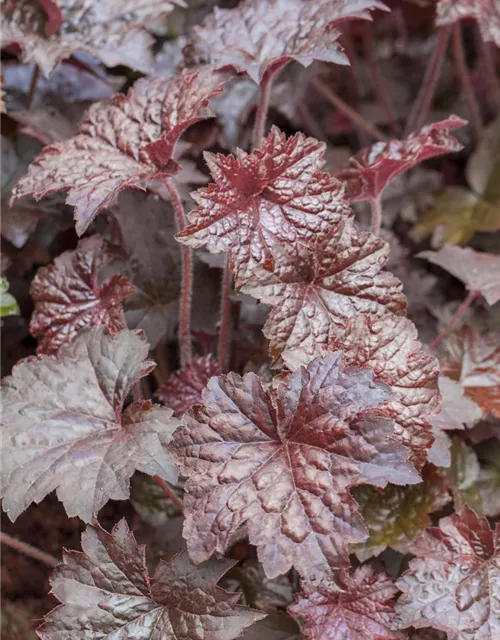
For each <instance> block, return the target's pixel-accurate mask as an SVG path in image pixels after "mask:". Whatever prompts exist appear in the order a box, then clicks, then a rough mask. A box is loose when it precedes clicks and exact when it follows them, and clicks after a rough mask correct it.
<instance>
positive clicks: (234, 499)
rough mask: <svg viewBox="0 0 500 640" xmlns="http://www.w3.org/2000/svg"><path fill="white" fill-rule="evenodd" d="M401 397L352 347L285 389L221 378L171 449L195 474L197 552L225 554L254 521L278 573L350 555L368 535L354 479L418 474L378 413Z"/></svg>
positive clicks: (192, 538) (191, 535) (255, 540)
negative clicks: (357, 365) (356, 362)
mask: <svg viewBox="0 0 500 640" xmlns="http://www.w3.org/2000/svg"><path fill="white" fill-rule="evenodd" d="M389 395H390V393H389V391H388V389H387V388H386V387H385V386H384V385H381V384H378V383H375V382H373V379H372V375H371V373H370V372H369V371H367V370H363V369H344V367H343V364H342V357H341V354H340V353H335V354H332V355H329V356H327V357H326V358H317V359H315V360H313V361H312V362H311V363H310V364H309V366H308V367H307V368H301V369H299V370H298V371H296V372H295V373H294V374H292V375H291V376H290V377H289V378H288V379H287V381H286V382H285V383H283V384H282V385H280V386H279V387H278V388H277V390H272V389H271V390H269V391H266V390H265V389H264V388H263V386H262V384H261V382H260V380H259V378H258V377H257V376H256V375H255V374H253V373H248V374H246V375H245V376H243V377H240V376H238V375H236V374H234V373H231V374H229V375H227V376H221V377H219V378H212V379H211V380H210V382H209V384H208V387H207V389H206V390H205V392H204V393H203V397H202V402H203V404H202V405H199V406H195V407H194V408H193V409H191V410H190V411H189V412H188V413H187V414H186V415H185V417H184V426H183V427H182V428H181V429H180V430H178V431H177V433H176V434H175V435H174V438H173V440H172V443H171V445H170V448H169V450H170V452H171V454H172V456H173V457H174V459H175V460H176V461H177V462H178V464H179V465H180V467H181V471H182V473H183V474H184V475H186V476H188V481H187V482H186V486H185V489H186V496H185V514H186V523H185V527H184V537H185V538H186V540H187V544H188V550H189V553H190V555H191V557H192V559H193V560H194V562H202V561H203V560H205V559H206V558H208V557H209V556H210V555H211V554H212V553H214V552H217V551H218V552H220V553H223V552H224V550H225V548H226V546H227V544H228V541H229V540H230V539H231V536H232V535H233V534H234V533H235V532H236V531H237V530H238V529H239V527H240V526H241V525H243V524H245V523H246V526H247V528H248V532H249V538H250V542H251V543H252V544H255V545H256V546H257V550H258V556H259V560H260V561H261V562H262V564H263V567H264V570H265V572H266V574H267V575H268V576H269V577H271V578H273V577H275V576H277V575H280V574H282V573H285V572H286V571H287V570H288V569H289V568H290V567H291V566H292V565H293V566H295V568H296V569H297V571H299V572H300V573H301V574H302V575H303V576H305V577H306V578H307V579H310V580H312V579H314V578H315V577H316V578H318V577H319V576H321V575H323V574H324V573H325V572H328V571H329V570H330V567H334V566H339V565H340V566H342V565H345V564H346V563H347V561H348V560H347V551H346V545H347V544H348V543H349V542H359V541H361V540H364V539H365V538H366V530H365V527H364V524H363V521H362V519H361V517H360V516H359V514H358V512H357V508H356V503H355V502H354V500H353V499H352V497H351V496H350V494H349V487H351V486H353V485H356V484H359V483H361V482H368V483H370V484H375V485H379V486H384V485H385V484H386V483H387V482H390V481H392V482H395V483H401V484H406V483H413V482H415V481H417V479H418V476H417V474H416V473H415V471H414V470H413V468H412V467H411V465H409V464H408V463H407V462H406V456H407V453H406V450H405V449H404V447H401V446H400V445H399V444H398V443H397V442H396V441H395V440H394V439H393V438H392V430H393V427H392V423H391V422H390V421H389V420H386V419H384V418H381V417H379V415H378V413H377V411H376V408H377V407H378V406H380V405H381V404H382V403H383V402H384V401H385V400H386V399H387V398H388V397H389Z"/></svg>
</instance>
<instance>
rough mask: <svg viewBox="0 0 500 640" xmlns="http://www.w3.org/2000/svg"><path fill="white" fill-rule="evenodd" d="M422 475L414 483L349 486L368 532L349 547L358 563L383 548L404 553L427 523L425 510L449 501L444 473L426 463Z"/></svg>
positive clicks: (375, 554)
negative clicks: (362, 539)
mask: <svg viewBox="0 0 500 640" xmlns="http://www.w3.org/2000/svg"><path fill="white" fill-rule="evenodd" d="M422 477H423V481H422V482H420V483H419V484H415V485H406V486H400V485H394V484H389V485H387V487H386V488H385V489H377V488H374V487H369V486H367V485H364V486H361V487H355V488H353V489H351V493H352V494H353V496H354V497H355V498H356V500H357V502H358V503H359V505H360V507H361V513H362V515H363V519H364V520H365V523H366V525H367V527H368V531H369V534H370V537H369V538H368V540H367V541H366V542H362V543H360V544H357V545H354V546H353V551H354V553H355V554H356V556H357V557H358V559H359V560H360V561H361V562H363V561H364V560H366V559H368V558H370V557H372V556H378V555H379V554H380V553H382V551H384V550H385V549H386V548H387V547H391V548H393V549H396V550H397V551H400V552H401V553H406V550H407V546H408V544H409V542H410V541H411V540H413V539H414V538H415V537H416V536H417V535H418V534H419V533H421V532H422V531H423V530H424V529H425V528H426V527H427V526H428V525H429V524H430V520H429V513H432V512H433V511H436V510H438V509H440V508H441V507H442V506H443V505H445V504H446V503H447V502H449V500H450V495H449V493H448V490H447V484H448V483H447V482H446V476H444V475H443V474H442V473H441V472H440V471H439V470H438V469H436V468H435V467H434V466H432V465H428V466H427V467H425V468H424V470H423V472H422Z"/></svg>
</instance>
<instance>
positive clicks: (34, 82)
mask: <svg viewBox="0 0 500 640" xmlns="http://www.w3.org/2000/svg"><path fill="white" fill-rule="evenodd" d="M39 77H40V67H39V66H38V65H37V64H35V68H34V69H33V74H32V75H31V82H30V88H29V91H28V95H27V96H26V105H25V108H26V110H27V111H29V109H31V105H32V104H33V99H34V97H35V93H36V87H37V84H38V78H39Z"/></svg>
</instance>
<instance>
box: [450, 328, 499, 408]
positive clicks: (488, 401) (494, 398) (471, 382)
mask: <svg viewBox="0 0 500 640" xmlns="http://www.w3.org/2000/svg"><path fill="white" fill-rule="evenodd" d="M446 349H447V351H448V355H447V356H446V357H445V358H444V359H443V361H442V369H443V372H444V373H445V374H446V375H448V376H449V377H450V378H453V379H454V380H458V381H459V382H460V385H461V386H462V387H463V389H464V391H465V395H466V396H468V397H469V398H471V399H472V400H474V402H475V403H476V404H478V405H479V406H480V407H481V409H482V410H483V416H485V417H486V415H487V414H488V413H492V414H493V415H495V416H496V417H497V418H499V417H500V343H499V340H498V334H496V333H484V334H480V333H479V332H478V331H476V330H474V329H472V328H471V327H468V326H465V327H462V328H461V329H460V330H459V331H457V332H456V333H455V334H453V335H452V336H451V337H450V338H449V339H448V340H447V341H446Z"/></svg>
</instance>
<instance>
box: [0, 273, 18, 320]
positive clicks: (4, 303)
mask: <svg viewBox="0 0 500 640" xmlns="http://www.w3.org/2000/svg"><path fill="white" fill-rule="evenodd" d="M17 315H19V305H18V304H17V301H16V299H15V298H14V296H13V295H12V293H9V281H8V280H7V278H0V318H3V317H4V316H17Z"/></svg>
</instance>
